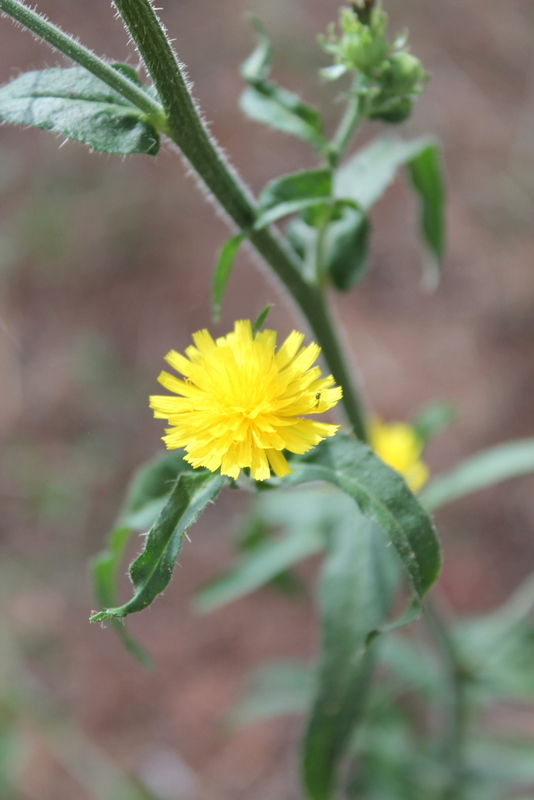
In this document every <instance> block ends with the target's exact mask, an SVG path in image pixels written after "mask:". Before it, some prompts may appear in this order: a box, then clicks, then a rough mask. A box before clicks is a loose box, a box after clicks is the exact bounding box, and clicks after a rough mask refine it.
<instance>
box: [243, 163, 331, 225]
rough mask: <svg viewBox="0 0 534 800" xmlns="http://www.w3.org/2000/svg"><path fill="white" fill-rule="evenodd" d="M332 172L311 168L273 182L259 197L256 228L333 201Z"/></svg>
mask: <svg viewBox="0 0 534 800" xmlns="http://www.w3.org/2000/svg"><path fill="white" fill-rule="evenodd" d="M331 196H332V172H331V171H330V170H329V169H310V170H304V171H302V172H293V173H291V174H290V175H284V176H283V177H281V178H277V179H276V180H274V181H271V182H270V183H268V184H267V186H266V187H265V188H264V189H263V191H262V192H261V193H260V195H259V197H258V217H257V220H256V223H255V225H254V228H255V229H256V230H260V229H261V228H264V227H265V226H266V225H269V224H270V223H271V222H274V221H275V220H277V219H280V218H281V217H285V216H287V215H288V214H294V213H295V212H297V211H301V210H302V209H304V208H309V207H310V206H316V205H318V204H321V203H328V202H330V198H331Z"/></svg>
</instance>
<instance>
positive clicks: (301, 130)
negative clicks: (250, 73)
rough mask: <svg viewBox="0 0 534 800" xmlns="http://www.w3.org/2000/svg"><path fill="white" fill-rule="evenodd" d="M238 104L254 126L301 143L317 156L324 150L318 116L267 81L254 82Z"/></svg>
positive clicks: (290, 93)
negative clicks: (261, 126) (313, 148)
mask: <svg viewBox="0 0 534 800" xmlns="http://www.w3.org/2000/svg"><path fill="white" fill-rule="evenodd" d="M239 103H240V106H241V110H242V111H243V112H244V113H245V114H246V115H247V116H248V117H250V118H251V119H253V120H255V121H256V122H262V123H263V124H264V125H270V127H271V128H275V129H276V130H279V131H282V132H283V133H288V134H291V135H292V136H298V137H299V138H300V139H305V140H306V141H307V142H310V144H312V145H313V146H314V147H315V148H316V149H317V150H319V151H320V152H321V151H322V150H323V149H324V148H325V147H326V139H325V136H324V133H323V123H322V119H321V115H320V113H319V112H318V111H317V109H315V108H312V107H311V106H308V105H306V104H305V103H303V102H302V100H301V99H300V97H299V96H298V95H296V94H294V93H293V92H289V91H288V90H287V89H282V88H281V87H279V86H277V85H276V84H274V83H271V82H270V81H257V82H255V83H254V84H253V85H250V86H248V87H247V88H246V89H245V91H244V92H243V93H242V95H241V98H240V101H239Z"/></svg>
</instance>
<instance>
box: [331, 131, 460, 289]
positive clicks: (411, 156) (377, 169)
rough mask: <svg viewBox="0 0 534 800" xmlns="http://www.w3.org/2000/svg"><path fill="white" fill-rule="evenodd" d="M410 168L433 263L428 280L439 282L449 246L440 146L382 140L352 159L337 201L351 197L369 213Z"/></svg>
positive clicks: (338, 183) (339, 177) (342, 172)
mask: <svg viewBox="0 0 534 800" xmlns="http://www.w3.org/2000/svg"><path fill="white" fill-rule="evenodd" d="M401 166H406V168H407V169H408V173H409V177H410V182H411V185H412V187H413V188H414V190H415V192H416V193H417V196H418V198H419V202H420V209H421V210H420V217H421V221H420V228H421V235H422V237H423V241H424V243H425V245H426V247H427V249H428V252H429V255H430V256H431V259H432V260H431V261H429V262H428V264H427V279H429V280H430V277H433V279H434V283H435V278H436V268H437V266H439V263H440V261H441V258H442V256H443V250H444V244H445V221H444V202H445V200H444V194H445V193H444V184H443V177H442V172H441V159H440V155H439V149H438V146H437V144H436V143H435V142H434V141H433V140H432V139H428V138H421V139H415V140H413V141H411V142H404V141H401V140H400V139H396V138H393V137H380V138H377V139H374V140H373V141H372V142H371V143H370V144H368V145H367V146H366V147H364V148H363V149H362V150H360V151H359V152H358V153H356V155H354V156H353V157H352V158H350V159H349V160H348V161H347V162H346V163H345V164H343V165H342V166H341V168H340V169H339V170H338V172H337V174H336V178H335V187H334V193H335V195H336V197H349V198H351V199H352V200H355V201H356V202H357V203H359V205H360V206H361V207H362V209H364V210H365V211H368V210H369V209H370V208H371V206H373V205H374V203H376V201H377V200H378V199H379V198H380V197H381V196H382V195H383V193H384V192H385V190H386V189H387V188H388V186H389V185H390V184H391V183H392V182H393V180H394V178H395V175H396V174H397V171H398V169H399V168H400V167H401Z"/></svg>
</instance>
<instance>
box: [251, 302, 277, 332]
mask: <svg viewBox="0 0 534 800" xmlns="http://www.w3.org/2000/svg"><path fill="white" fill-rule="evenodd" d="M272 307H273V304H272V303H267V305H266V306H265V308H263V309H262V310H261V311H260V313H259V314H258V316H257V317H256V319H255V320H254V322H253V323H252V333H253V334H254V336H256V334H257V333H258V331H259V329H260V328H261V326H262V325H263V323H264V322H265V320H266V319H267V317H268V316H269V313H270V311H271V308H272Z"/></svg>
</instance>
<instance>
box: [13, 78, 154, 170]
mask: <svg viewBox="0 0 534 800" xmlns="http://www.w3.org/2000/svg"><path fill="white" fill-rule="evenodd" d="M0 119H3V120H4V121H5V122H11V123H15V124H20V125H31V126H34V127H38V128H44V129H46V130H52V131H56V132H57V133H62V134H64V135H65V136H67V137H68V138H70V139H76V141H79V142H83V143H84V144H87V145H89V147H92V148H93V149H95V150H100V151H103V152H105V153H124V154H129V153H144V154H147V155H156V153H157V152H158V150H159V134H158V132H157V130H156V128H155V127H154V125H153V124H152V123H151V122H150V120H149V118H148V117H147V116H146V114H144V113H143V112H142V111H140V110H139V109H138V108H136V107H135V106H133V105H132V104H131V103H129V102H128V100H125V98H124V97H123V96H122V95H120V94H119V93H118V92H115V91H114V90H113V89H111V88H110V87H109V86H107V84H105V83H103V82H102V81H100V80H99V79H98V78H96V77H95V76H94V75H92V74H91V73H89V72H87V70H85V69H83V67H71V68H69V69H57V68H54V69H45V70H41V71H39V72H26V73H24V74H23V75H21V76H20V77H18V78H15V79H14V80H13V81H11V83H8V84H6V85H5V86H2V87H1V88H0Z"/></svg>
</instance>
